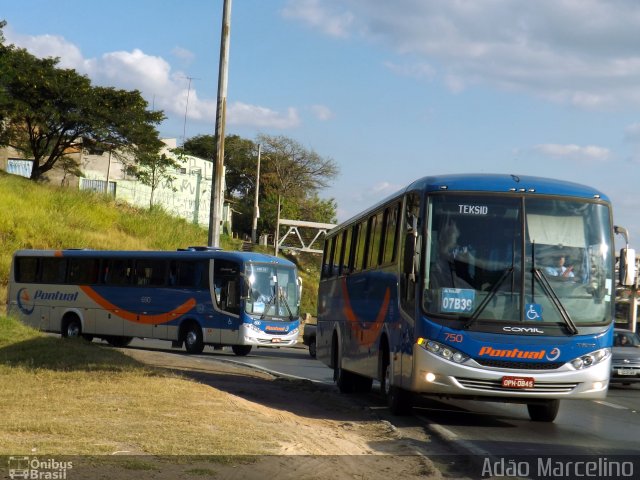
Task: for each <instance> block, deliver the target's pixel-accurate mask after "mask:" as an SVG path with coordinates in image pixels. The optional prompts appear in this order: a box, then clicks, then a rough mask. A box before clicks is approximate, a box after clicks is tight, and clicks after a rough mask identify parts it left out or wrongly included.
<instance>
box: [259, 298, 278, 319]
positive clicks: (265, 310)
mask: <svg viewBox="0 0 640 480" xmlns="http://www.w3.org/2000/svg"><path fill="white" fill-rule="evenodd" d="M275 303H276V296H275V295H271V298H270V299H269V301H268V302H267V303H265V305H264V310H263V311H262V315H260V320H264V317H266V316H267V313H268V312H269V308H271V306H272V305H275Z"/></svg>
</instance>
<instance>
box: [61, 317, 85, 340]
mask: <svg viewBox="0 0 640 480" xmlns="http://www.w3.org/2000/svg"><path fill="white" fill-rule="evenodd" d="M60 334H61V335H62V336H63V337H64V338H73V337H79V336H81V335H82V323H80V319H79V318H78V317H77V316H76V315H73V314H72V315H69V316H68V317H66V318H65V319H64V320H63V323H62V329H61V330H60Z"/></svg>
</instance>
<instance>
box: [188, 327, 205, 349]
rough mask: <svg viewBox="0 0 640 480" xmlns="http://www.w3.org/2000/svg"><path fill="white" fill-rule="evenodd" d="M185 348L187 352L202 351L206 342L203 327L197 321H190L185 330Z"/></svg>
mask: <svg viewBox="0 0 640 480" xmlns="http://www.w3.org/2000/svg"><path fill="white" fill-rule="evenodd" d="M184 348H185V350H186V351H187V353H196V354H197V353H202V351H203V350H204V342H203V341H202V329H201V328H200V325H198V324H196V323H190V324H189V325H188V326H187V327H186V328H185V331H184Z"/></svg>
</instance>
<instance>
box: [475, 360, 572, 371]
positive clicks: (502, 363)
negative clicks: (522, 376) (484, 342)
mask: <svg viewBox="0 0 640 480" xmlns="http://www.w3.org/2000/svg"><path fill="white" fill-rule="evenodd" d="M474 360H475V361H476V362H477V363H479V364H480V365H484V366H485V367H494V368H513V369H515V370H555V369H557V368H560V367H561V366H562V365H564V363H561V362H549V363H530V362H510V361H509V360H487V359H484V358H483V359H479V358H474Z"/></svg>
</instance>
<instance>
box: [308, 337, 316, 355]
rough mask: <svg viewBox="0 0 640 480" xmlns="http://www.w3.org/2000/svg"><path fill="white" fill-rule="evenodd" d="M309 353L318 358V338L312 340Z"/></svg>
mask: <svg viewBox="0 0 640 480" xmlns="http://www.w3.org/2000/svg"><path fill="white" fill-rule="evenodd" d="M309 355H310V356H311V358H316V340H315V338H314V339H313V340H311V343H310V344H309Z"/></svg>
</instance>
